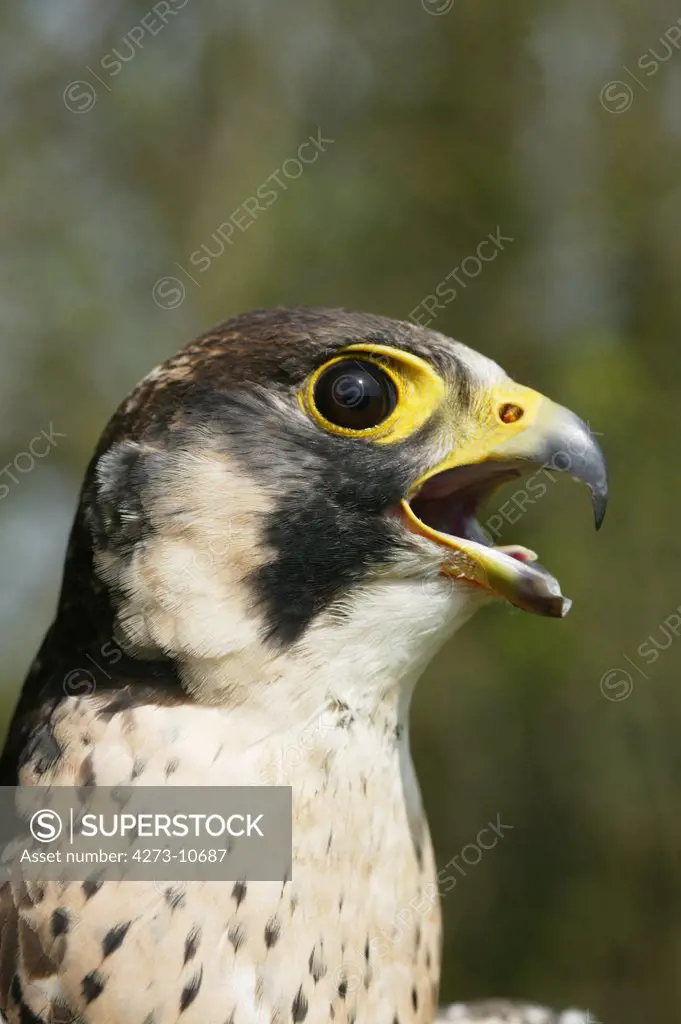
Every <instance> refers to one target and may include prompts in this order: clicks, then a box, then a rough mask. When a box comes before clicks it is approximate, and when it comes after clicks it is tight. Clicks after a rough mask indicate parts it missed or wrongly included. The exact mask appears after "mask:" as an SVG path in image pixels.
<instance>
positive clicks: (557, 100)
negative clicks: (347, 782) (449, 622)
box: [0, 0, 681, 1024]
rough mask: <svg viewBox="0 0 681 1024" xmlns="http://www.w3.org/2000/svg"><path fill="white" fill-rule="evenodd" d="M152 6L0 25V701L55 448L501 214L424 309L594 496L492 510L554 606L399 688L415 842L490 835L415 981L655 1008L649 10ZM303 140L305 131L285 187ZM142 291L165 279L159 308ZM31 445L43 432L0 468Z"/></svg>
mask: <svg viewBox="0 0 681 1024" xmlns="http://www.w3.org/2000/svg"><path fill="white" fill-rule="evenodd" d="M150 6H151V5H147V4H146V3H143V2H139V3H136V2H133V0H128V2H125V0H110V2H108V3H106V4H99V5H97V4H88V3H86V2H85V0H55V2H51V3H38V2H37V0H25V2H24V3H21V4H13V5H5V6H4V7H3V9H2V11H1V12H0V25H1V27H2V33H1V34H0V68H1V69H2V70H1V72H0V75H1V78H0V89H1V103H0V142H1V149H2V154H3V159H2V162H1V163H0V183H1V185H0V225H1V227H0V231H1V232H2V235H3V242H4V244H3V246H2V251H1V253H0V262H1V266H2V274H1V275H0V318H1V323H2V329H1V331H0V358H1V366H2V372H1V373H0V421H1V425H2V448H3V452H2V458H0V466H2V467H5V468H7V465H8V464H9V467H10V469H11V472H12V474H13V475H14V476H15V477H16V480H17V482H16V483H14V482H13V481H12V480H10V479H8V476H7V474H6V473H5V472H4V471H3V475H2V477H1V478H0V479H1V482H2V483H3V485H5V486H7V487H8V489H7V492H5V486H3V488H2V489H1V490H0V494H2V495H3V497H2V500H0V521H1V525H2V530H1V533H0V580H1V581H2V586H1V588H0V623H1V627H2V637H3V648H2V651H3V658H2V670H1V676H0V682H1V683H2V686H3V687H4V690H3V692H4V693H5V695H6V696H5V699H4V703H3V706H2V708H3V720H5V719H6V717H7V716H8V715H9V712H10V709H11V704H12V701H13V699H14V695H15V693H16V690H17V688H18V687H19V685H20V682H21V679H22V675H23V672H24V670H25V668H26V666H27V664H28V662H29V661H30V658H31V656H32V654H33V652H34V650H35V648H36V646H37V644H38V642H39V640H40V637H41V634H42V632H43V630H44V629H45V627H46V625H47V624H48V622H49V619H50V616H51V611H52V608H53V606H54V603H55V598H56V592H57V587H58V581H59V574H60V564H61V560H62V557H63V550H64V545H65V540H66V536H67V531H68V527H69V522H70V517H71V515H72V513H73V509H74V506H75V501H76V493H77V488H78V485H79V480H80V477H81V474H82V472H83V469H84V466H85V464H86V461H87V458H88V455H89V453H90V451H91V449H92V446H93V444H94V442H95V439H96V437H97V435H98V433H99V431H100V429H101V428H102V427H103V425H104V423H105V421H106V419H107V418H108V416H109V415H110V413H111V412H112V411H113V409H114V407H115V405H116V404H117V403H118V401H119V400H120V399H121V398H122V396H123V395H124V394H125V393H126V391H127V390H128V389H129V387H130V386H132V384H133V383H134V382H135V381H136V380H137V379H138V378H139V377H140V376H141V375H142V374H143V373H144V372H146V371H147V370H148V369H149V368H150V367H151V366H152V365H154V363H156V362H157V361H159V360H160V359H161V358H162V357H164V356H166V355H168V354H169V353H171V352H172V351H174V350H175V349H176V348H177V347H179V345H180V344H181V343H183V342H184V341H185V340H187V339H188V338H189V337H191V336H193V335H194V334H196V333H198V331H199V330H200V329H202V328H204V327H206V326H208V325H210V324H211V323H212V322H215V321H218V320H222V319H225V318H226V317H228V316H230V315H231V314H233V313H236V312H238V311H241V310H244V309H247V308H251V307H254V306H258V305H272V304H277V303H311V304H314V303H323V304H331V305H345V306H349V307H355V308H360V309H366V310H371V311H376V312H380V313H385V314H389V315H393V316H398V317H405V318H406V317H408V316H409V315H410V313H412V312H413V311H414V310H415V309H416V307H417V306H418V305H419V303H420V302H421V300H422V299H423V298H424V296H427V295H429V294H432V293H433V292H434V290H435V286H436V285H437V284H438V282H440V281H442V280H443V279H444V278H445V276H446V275H447V274H448V273H449V272H450V271H452V270H454V269H455V268H457V267H460V266H461V264H462V261H464V260H465V259H466V257H470V256H474V255H475V252H476V247H477V246H478V244H479V242H480V241H481V240H482V239H483V238H484V237H485V236H487V235H488V234H489V233H490V232H493V233H494V232H496V231H497V229H500V230H501V232H502V233H503V235H504V236H507V237H510V238H512V239H513V241H512V242H509V243H506V245H505V247H504V249H503V251H499V252H498V255H497V258H496V259H495V260H494V261H493V262H489V263H486V264H484V265H483V266H482V270H481V271H480V272H479V273H477V274H476V275H475V276H470V277H467V276H466V274H465V273H463V272H462V271H459V272H458V273H459V278H460V280H461V281H462V282H463V287H462V286H459V287H457V295H456V298H455V299H454V300H450V301H449V302H448V303H446V304H444V305H443V308H441V309H436V310H435V312H434V316H435V318H434V321H433V326H436V327H437V328H438V329H441V330H443V331H445V332H446V333H449V334H451V335H453V336H455V337H457V338H460V339H461V340H465V341H467V342H468V343H470V344H471V345H472V346H473V347H475V348H479V349H480V350H482V351H484V352H486V353H487V354H489V355H491V356H493V357H495V358H496V359H498V360H499V361H500V362H501V363H503V365H504V366H505V367H506V368H507V369H508V371H509V372H510V373H511V374H512V375H513V376H516V377H517V378H519V379H521V380H523V381H525V382H527V383H530V384H532V385H534V386H536V387H538V388H540V389H541V390H544V391H546V392H548V393H549V394H551V395H552V396H553V397H555V398H556V399H557V400H559V401H561V402H563V403H564V404H566V405H569V406H571V407H572V408H574V409H575V410H576V411H578V412H579V413H581V415H582V416H583V417H584V418H586V419H588V420H589V421H590V423H591V425H592V427H593V429H594V430H595V431H597V432H598V433H600V434H601V435H602V437H601V438H600V440H601V443H602V445H603V447H604V448H605V450H606V453H607V456H608V459H609V463H610V467H611V473H612V496H611V508H610V512H609V514H608V518H607V520H606V524H605V527H604V529H603V531H602V533H601V534H600V535H598V536H596V535H595V534H594V533H593V531H592V527H591V522H590V514H589V509H588V502H587V498H586V495H585V493H583V492H582V491H581V490H580V489H578V488H576V487H573V486H570V484H569V483H568V482H567V481H565V480H561V481H560V482H556V483H555V484H554V483H552V482H550V483H549V485H548V487H547V493H546V494H545V496H544V497H542V499H541V501H537V502H536V503H535V504H534V505H532V506H529V507H527V510H526V512H525V514H523V515H521V516H518V517H517V518H518V520H519V521H518V522H517V523H515V524H513V525H511V524H510V523H509V524H505V525H504V530H503V534H504V538H505V539H507V540H508V539H509V535H512V539H513V540H516V541H521V542H522V541H525V542H526V543H528V544H530V546H532V547H537V548H538V549H539V551H540V552H541V554H542V557H543V559H544V561H545V562H546V563H547V564H548V565H549V567H550V568H551V569H552V570H554V571H555V572H556V573H557V575H558V576H559V578H560V579H561V580H562V582H563V586H564V589H565V590H566V592H567V593H569V594H570V595H571V596H572V597H573V598H574V599H575V605H574V609H573V611H572V613H571V614H570V616H569V617H568V618H567V619H566V620H565V621H563V622H553V621H546V620H542V619H538V618H535V617H532V616H527V615H524V614H514V613H513V612H511V611H509V610H508V609H504V608H501V607H498V608H495V609H490V610H487V611H485V612H483V613H481V614H480V615H479V616H478V617H477V618H476V619H475V620H474V622H473V623H472V624H471V625H470V626H468V627H467V628H466V629H465V630H464V631H463V632H462V633H460V634H459V635H458V636H457V637H456V638H455V640H454V641H453V642H452V643H451V645H450V646H449V647H448V648H447V649H446V650H445V651H444V652H443V654H442V656H441V657H440V658H439V659H438V660H437V662H436V664H435V665H434V666H433V667H432V668H431V669H430V670H429V672H428V674H427V677H426V678H424V679H423V680H422V683H421V685H420V687H419V690H418V693H417V697H416V699H415V709H414V719H415V721H414V746H415V754H416V759H417V762H418V766H419V770H420V776H421V778H422V781H423V786H424V790H425V798H426V802H427V804H428V807H429V810H430V815H431V819H432V824H433V829H434V834H435V842H436V848H437V851H438V859H439V862H440V863H441V864H442V865H444V864H445V863H446V862H447V861H448V860H450V859H451V858H452V857H454V856H456V855H457V854H460V852H461V850H462V848H463V847H465V846H466V844H469V843H472V842H475V837H476V835H477V833H478V831H479V830H480V828H482V827H483V826H484V825H485V824H486V823H487V822H488V821H489V820H490V819H491V820H492V821H495V820H496V816H497V814H499V815H500V816H501V819H502V821H503V822H504V823H508V824H511V825H512V826H513V828H512V829H511V830H509V831H507V832H506V833H505V838H504V839H503V841H500V842H499V844H498V845H497V847H496V848H495V849H494V850H492V851H489V852H488V853H485V855H484V857H483V858H482V860H481V861H480V863H479V864H477V865H466V863H465V858H464V859H463V860H461V859H460V860H459V861H458V863H459V864H460V865H461V867H462V872H463V871H465V875H464V874H463V873H462V872H459V873H458V874H456V873H455V876H456V878H457V885H456V887H455V888H454V889H453V890H452V891H451V892H449V893H448V894H447V895H446V896H445V897H444V914H445V925H446V945H445V969H444V974H443V986H444V987H443V998H445V999H454V998H468V997H473V996H476V995H502V994H504V995H514V994H515V995H524V996H531V997H533V998H535V999H537V1000H543V1001H546V1002H547V1003H550V1004H553V1005H559V1004H561V1005H565V1004H567V1003H579V1004H581V1005H583V1006H588V1007H589V1008H590V1010H591V1012H592V1014H593V1015H594V1016H597V1017H598V1019H599V1020H602V1021H604V1022H606V1024H640V1022H641V1021H646V1022H648V1021H649V1022H658V1021H659V1022H663V1021H664V1022H671V1021H674V1020H678V1019H679V1018H680V1015H681V1009H680V1007H681V852H680V851H681V799H680V796H679V787H680V786H681V756H680V751H681V692H679V682H680V680H679V664H680V662H681V657H680V656H681V639H678V640H677V639H676V637H675V635H674V633H673V631H672V628H670V625H669V624H668V625H667V627H664V626H663V623H664V621H665V620H667V619H669V616H670V615H672V613H674V611H675V609H677V608H678V607H679V606H680V605H681V579H680V578H679V576H680V569H681V559H680V557H679V555H680V550H681V540H680V539H679V532H678V527H677V524H678V522H679V512H678V509H679V503H680V502H681V477H680V473H679V457H678V446H679V389H680V384H681V358H680V356H679V350H680V344H681V341H680V338H679V335H680V334H681V287H679V268H680V267H681V232H680V231H679V224H680V222H681V50H679V49H677V41H675V40H676V36H677V33H675V32H674V29H673V27H672V26H674V25H677V26H678V22H677V19H678V18H679V15H680V14H681V12H680V11H679V10H678V9H677V8H676V7H674V6H673V5H671V4H666V3H664V2H662V0H651V2H649V3H647V4H638V5H637V4H634V3H633V2H631V0H620V2H619V3H616V2H615V0H588V2H586V0H576V2H575V0H558V2H555V0H514V2H513V3H508V2H507V0H486V2H485V3H480V2H474V0H455V2H452V0H423V2H421V0H372V2H371V3H366V2H360V0H291V2H290V3H276V2H275V0H228V2H223V0H212V2H211V0H201V2H199V0H185V2H184V3H183V0H168V2H167V3H156V8H155V10H153V9H152V10H151V11H150ZM145 18H146V20H144V19H145ZM159 25H160V27H159ZM140 26H142V27H143V28H142V30H141V29H140ZM665 32H666V33H667V36H666V37H665ZM665 38H666V42H665ZM624 65H626V69H625V68H624V67H623V66H624ZM116 69H117V70H116ZM114 72H115V73H114ZM74 82H76V83H78V82H80V85H78V84H76V85H75V86H74V85H72V83H74ZM613 82H614V83H615V84H614V85H609V84H608V83H613ZM83 83H84V84H83ZM318 129H321V132H322V135H323V137H324V138H326V139H332V140H333V142H332V143H328V144H327V146H326V150H325V152H323V153H320V155H319V158H318V159H317V160H316V162H314V163H312V164H310V165H308V166H306V167H305V169H304V172H303V173H302V174H301V176H300V177H296V178H294V176H293V175H294V174H295V173H296V172H295V171H294V170H293V165H292V164H290V165H288V167H289V172H290V177H289V176H287V175H286V173H285V172H282V170H281V169H282V166H283V163H284V161H285V160H287V159H289V158H294V157H295V156H296V151H297V149H298V147H299V146H300V144H301V143H302V142H303V141H304V140H305V139H307V138H308V137H309V136H310V135H311V134H312V135H316V134H317V132H318ZM275 172H278V173H279V178H280V180H281V181H282V182H283V183H284V185H285V187H284V186H281V187H280V186H276V185H275V191H276V193H277V195H276V200H275V201H271V203H270V205H268V206H267V207H266V208H265V209H263V210H262V211H260V212H257V213H256V214H255V215H254V216H253V217H251V219H250V222H248V217H244V216H243V208H242V206H241V204H242V203H243V202H244V200H245V199H247V198H248V197H249V196H253V195H254V194H256V190H257V189H258V187H259V186H262V185H263V184H264V183H265V182H266V181H267V180H268V179H270V185H271V181H272V179H271V176H272V175H273V173H275ZM239 208H241V210H242V212H241V215H239V214H237V220H239V222H240V224H241V225H243V224H244V223H246V224H247V226H246V229H245V230H242V229H241V227H237V229H236V230H234V233H233V234H232V236H231V239H230V243H229V244H225V245H224V253H223V254H222V255H219V256H215V258H212V259H211V260H210V265H209V267H208V268H206V269H203V270H198V268H197V266H195V265H194V264H193V263H192V262H191V261H190V256H191V254H192V253H193V252H195V251H197V250H199V249H200V247H201V246H202V245H203V244H206V245H207V246H210V248H211V250H212V251H213V252H214V253H217V252H218V250H219V245H218V243H216V241H215V240H214V239H212V238H211V236H212V235H213V233H214V232H216V231H217V230H218V229H219V227H220V225H223V224H224V223H225V222H226V221H228V218H229V217H230V215H231V214H233V213H234V211H238V210H239ZM227 230H228V229H226V228H225V229H223V231H224V232H226V231H227ZM178 264H181V267H179V266H178ZM465 266H466V267H467V268H468V269H469V270H470V272H471V275H473V271H474V268H475V263H470V262H469V263H467V264H465ZM187 271H189V273H191V275H192V277H194V278H195V282H196V283H194V282H193V281H192V280H190V278H189V277H188V276H187V273H186V272H187ZM169 275H171V276H174V277H177V278H178V279H180V280H181V281H182V286H183V288H184V289H185V298H184V300H183V301H182V302H181V303H180V304H179V305H177V306H176V307H175V308H162V306H159V304H158V303H157V302H155V301H154V296H153V294H152V289H153V287H154V284H155V282H157V281H158V280H159V279H161V278H165V277H167V276H169ZM450 280H451V278H450ZM172 287H175V288H177V286H176V285H171V286H165V291H164V292H163V294H165V295H175V294H176V293H174V292H171V291H170V290H169V288H172ZM177 294H180V293H179V292H178V293H177ZM158 297H159V292H158V291H157V298H158ZM161 300H162V302H163V301H166V304H167V301H168V300H167V299H166V300H164V299H163V298H162V295H161ZM423 319H424V320H425V319H426V317H425V316H424V317H423ZM50 425H51V426H50ZM50 429H53V430H54V431H56V432H57V433H58V434H64V435H66V436H65V437H56V435H55V441H56V443H55V445H54V446H53V447H52V448H51V449H50V450H49V452H48V454H47V455H46V456H44V457H41V458H35V460H34V462H35V464H34V465H33V466H32V467H31V468H29V467H30V462H29V459H27V458H25V457H24V458H19V462H18V466H20V467H23V469H22V470H21V472H20V471H19V469H17V468H16V467H14V468H12V467H13V464H14V460H15V457H16V456H17V453H25V452H27V451H29V448H28V446H29V443H30V442H31V441H32V439H33V438H34V437H36V436H37V435H39V434H40V432H41V431H42V430H45V431H47V432H49V431H50ZM34 449H35V450H36V451H44V449H45V442H44V441H43V442H40V443H36V444H34ZM492 511H493V510H492ZM671 623H672V626H673V625H674V621H673V620H671ZM675 628H676V629H677V630H679V626H678V625H677V626H676V627H675ZM651 638H652V639H651ZM654 641H655V642H656V643H657V644H658V645H659V646H658V647H655V646H654V643H653V642H654ZM642 644H644V645H647V646H644V647H643V648H641V645H642ZM639 648H641V650H642V651H645V652H646V653H641V651H640V650H639ZM653 655H654V657H653ZM611 669H620V670H621V672H620V675H619V676H618V677H613V676H605V677H604V674H605V673H608V672H609V670H611ZM622 673H625V674H622ZM626 673H628V676H627V675H626ZM629 680H631V683H630V682H629ZM631 687H633V689H632V691H631V692H630V693H629V692H628V691H629V689H630V688H631ZM604 693H605V695H604ZM622 695H624V699H614V698H616V697H622ZM466 856H467V857H468V859H469V860H475V859H476V855H475V854H467V855H466Z"/></svg>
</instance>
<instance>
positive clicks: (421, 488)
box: [401, 381, 608, 617]
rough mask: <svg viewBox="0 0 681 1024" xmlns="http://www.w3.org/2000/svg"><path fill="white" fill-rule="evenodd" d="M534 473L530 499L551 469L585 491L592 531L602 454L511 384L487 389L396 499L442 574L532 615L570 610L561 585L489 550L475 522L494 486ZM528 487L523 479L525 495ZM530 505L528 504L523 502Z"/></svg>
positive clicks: (519, 558) (601, 508) (604, 488)
mask: <svg viewBox="0 0 681 1024" xmlns="http://www.w3.org/2000/svg"><path fill="white" fill-rule="evenodd" d="M533 470H534V471H535V472H534V475H533V477H532V478H531V480H532V481H534V482H535V494H540V493H541V494H543V493H545V491H546V484H544V485H543V489H542V490H541V492H540V491H539V488H540V487H541V486H542V483H541V482H542V481H550V480H553V479H554V477H553V473H554V472H555V471H559V472H560V471H562V472H567V473H569V474H570V475H571V476H572V477H573V478H574V479H575V480H579V481H581V482H582V483H584V484H586V486H587V487H588V488H589V490H590V491H591V501H592V505H593V509H594V516H595V520H596V529H598V528H599V527H600V525H601V523H602V522H603V517H604V515H605V509H606V504H607V496H608V484H607V473H606V467H605V459H604V457H603V453H602V451H601V449H600V447H599V446H598V444H597V442H596V441H595V440H594V438H593V436H592V434H591V432H590V430H589V428H588V427H587V425H586V424H585V423H583V422H582V421H581V420H580V419H579V417H577V416H575V415H574V413H571V412H570V411H569V410H568V409H564V408H563V407H562V406H559V405H556V404H555V403H553V402H551V401H550V400H549V399H548V398H545V397H544V396H543V395H540V394H538V393H537V392H535V391H531V390H530V389H529V388H524V387H521V386H520V385H518V384H515V383H513V382H511V381H509V382H507V384H505V385H503V386H500V387H499V388H498V389H494V391H492V392H491V393H490V395H489V402H487V401H485V407H484V409H478V410H477V412H476V415H475V417H474V418H473V419H472V420H471V422H470V424H469V426H468V428H467V431H466V436H465V437H464V438H462V439H461V441H460V442H459V443H458V444H457V447H456V448H455V449H454V450H453V451H452V452H450V454H449V455H447V456H446V458H445V459H443V461H442V462H440V463H439V464H438V465H437V466H434V467H433V468H432V469H431V470H429V471H428V472H427V473H425V474H424V475H423V476H422V477H420V478H419V479H418V480H417V481H416V482H415V483H414V485H413V487H412V488H411V490H410V492H409V494H408V495H407V497H406V499H404V500H403V501H402V506H401V513H402V518H403V521H404V523H405V525H406V526H407V528H408V529H410V530H411V531H413V532H415V533H418V534H420V535H421V536H423V537H426V538H427V539H428V540H431V541H433V542H435V543H437V544H440V545H441V546H442V548H443V549H444V552H443V553H444V558H443V561H442V566H441V568H442V572H443V573H445V574H446V575H449V576H453V577H455V578H457V579H460V580H467V581H469V582H470V583H472V584H476V585H477V586H480V587H483V588H485V589H486V590H488V591H490V592H491V593H492V594H495V595H497V596H499V597H503V598H505V599H506V600H507V601H510V602H511V604H514V605H516V606H517V607H518V608H523V609H524V610H525V611H530V612H535V613H536V614H538V615H549V616H554V617H562V616H563V615H566V614H567V612H568V611H569V610H570V604H571V602H570V600H569V599H568V598H566V597H563V595H562V594H561V590H560V584H559V583H558V581H557V580H556V579H554V578H553V576H551V575H550V574H549V573H548V572H547V571H546V569H544V568H543V567H542V566H541V565H539V563H538V561H537V556H536V554H535V553H534V552H533V551H530V550H529V549H528V548H524V547H520V546H518V545H504V546H500V547H497V546H494V545H493V544H492V543H491V541H490V538H489V536H488V534H487V533H486V532H485V531H484V530H483V528H482V526H481V525H480V523H479V522H478V520H477V519H476V512H477V510H478V508H479V506H480V504H481V502H482V501H484V500H485V499H486V498H488V497H489V496H490V494H491V493H492V492H493V491H495V490H496V489H497V488H498V487H501V486H502V485H503V484H505V483H507V482H508V481H509V480H513V479H516V478H520V477H525V476H527V475H528V473H530V472H532V471H533ZM529 490H530V481H529V480H528V481H527V490H525V494H526V495H527V494H528V492H529ZM534 500H536V498H535V499H532V498H530V499H529V500H528V502H527V503H528V504H532V503H533V501H534Z"/></svg>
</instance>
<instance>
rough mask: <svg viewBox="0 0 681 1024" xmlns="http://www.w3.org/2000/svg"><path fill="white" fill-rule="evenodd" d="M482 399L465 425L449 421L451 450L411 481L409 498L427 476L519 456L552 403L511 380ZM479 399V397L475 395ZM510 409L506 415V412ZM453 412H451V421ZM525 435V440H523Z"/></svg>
mask: <svg viewBox="0 0 681 1024" xmlns="http://www.w3.org/2000/svg"><path fill="white" fill-rule="evenodd" d="M483 394H484V400H483V401H482V402H480V401H479V402H478V404H477V407H476V408H475V409H474V410H473V412H472V413H471V416H470V418H469V419H468V420H467V421H466V422H465V423H461V422H460V421H459V422H457V423H454V422H452V442H453V443H452V450H451V452H450V454H449V455H448V456H447V457H446V458H445V459H443V461H442V462H440V463H438V464H437V465H436V466H432V467H431V469H429V470H428V471H427V472H426V473H424V474H423V476H421V477H419V479H418V480H416V481H414V483H413V485H412V487H411V489H410V492H409V497H412V496H413V495H414V494H415V493H416V492H417V491H418V490H419V489H420V488H421V487H422V485H423V484H424V483H425V482H426V480H429V479H430V477H432V476H435V475H436V474H437V473H442V472H443V471H444V470H446V469H455V468H456V467H457V466H470V465H474V464H476V463H479V462H486V461H487V460H490V459H500V460H501V459H505V458H511V457H514V456H517V457H523V456H524V455H525V453H526V449H527V451H528V452H529V451H530V449H531V448H532V445H533V440H532V439H533V437H534V430H533V429H532V428H535V427H536V426H537V425H538V423H540V422H541V420H542V419H543V418H544V417H545V416H546V415H547V413H550V409H551V408H552V403H551V402H550V401H549V400H548V399H547V398H545V397H544V396H543V395H541V394H539V392H537V391H533V390H532V389H531V388H527V387H524V386H523V385H522V384H517V383H516V382H515V381H513V380H510V379H509V380H507V381H503V382H502V383H499V384H496V385H494V386H493V387H491V388H490V389H489V390H487V391H485V392H484V393H483ZM479 398H480V396H479ZM510 408H512V409H513V413H512V415H509V409H510ZM455 418H456V411H453V419H455ZM524 434H525V435H526V437H527V441H525V439H524V438H523V435H524ZM455 439H456V440H455Z"/></svg>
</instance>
